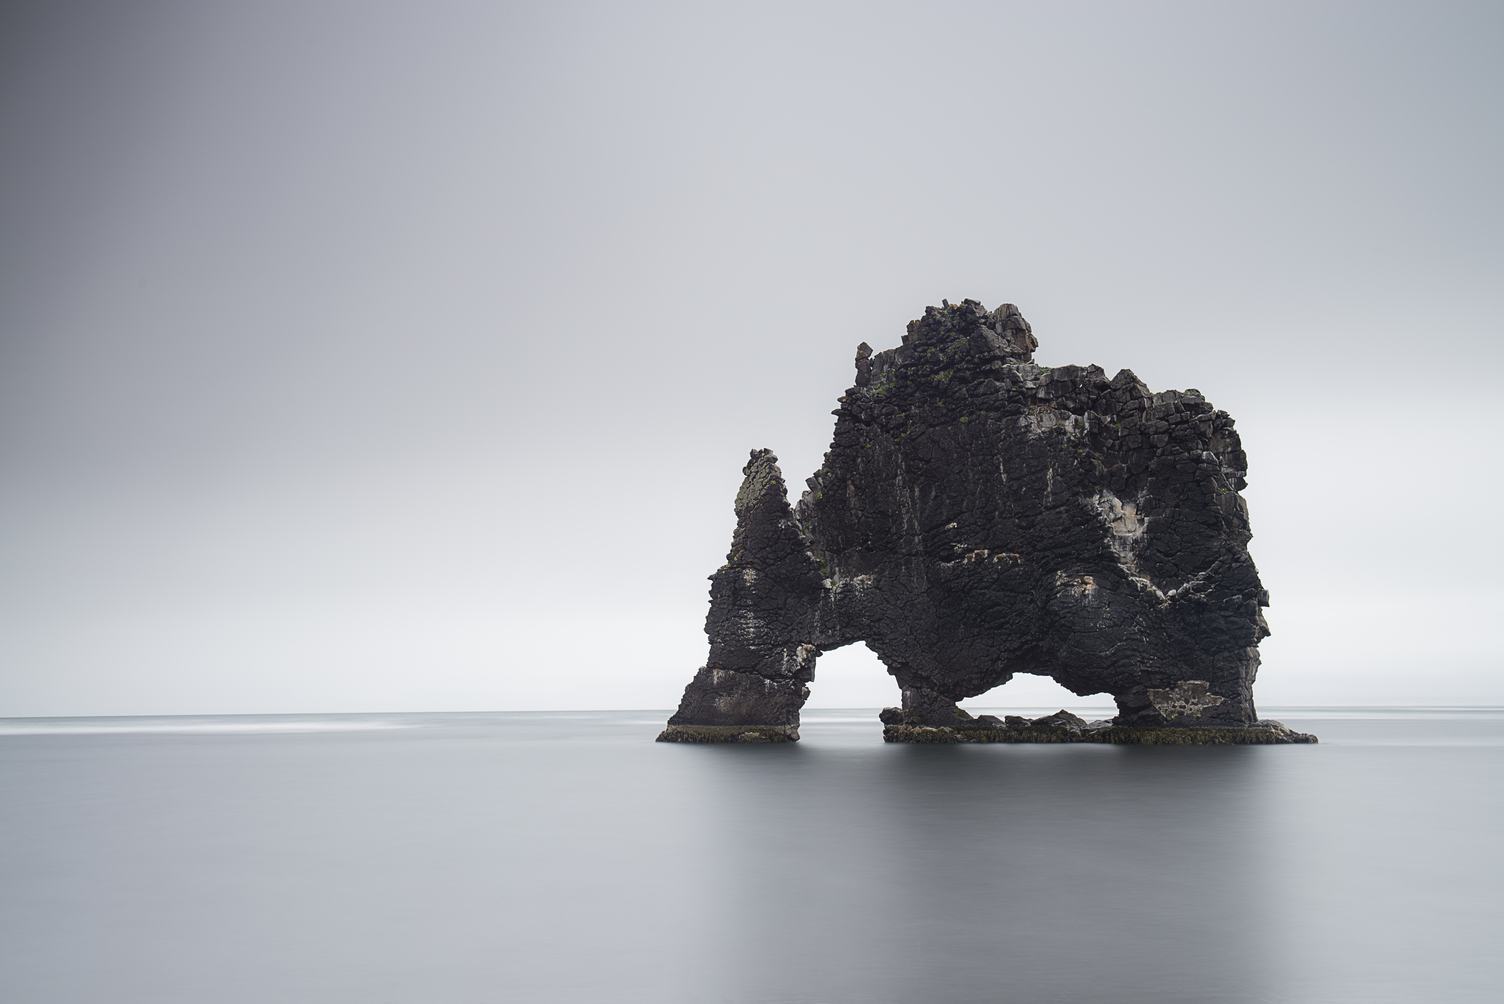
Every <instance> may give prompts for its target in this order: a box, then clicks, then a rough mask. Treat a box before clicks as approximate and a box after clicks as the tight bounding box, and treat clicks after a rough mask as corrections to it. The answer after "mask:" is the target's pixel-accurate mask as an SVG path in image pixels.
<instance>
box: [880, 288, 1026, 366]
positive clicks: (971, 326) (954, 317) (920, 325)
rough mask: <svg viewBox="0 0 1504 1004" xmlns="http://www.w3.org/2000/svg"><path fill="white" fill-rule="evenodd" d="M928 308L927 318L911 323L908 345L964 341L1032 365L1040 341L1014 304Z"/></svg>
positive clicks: (964, 303) (964, 302)
mask: <svg viewBox="0 0 1504 1004" xmlns="http://www.w3.org/2000/svg"><path fill="white" fill-rule="evenodd" d="M940 302H941V306H939V307H926V308H925V309H924V316H923V317H921V318H919V319H917V320H914V321H910V322H909V327H908V332H907V333H906V334H905V335H904V338H903V343H904V344H905V345H938V344H941V343H945V342H955V341H958V340H959V341H965V342H966V343H967V344H968V345H969V346H970V347H972V348H973V349H975V350H978V351H990V352H993V353H995V354H997V355H999V356H1001V357H1003V358H1004V359H1007V360H1009V361H1011V362H1021V363H1027V362H1033V360H1034V350H1035V349H1036V348H1038V347H1039V342H1038V340H1037V339H1035V337H1034V331H1033V329H1032V328H1030V327H1029V322H1028V321H1026V320H1024V315H1023V314H1021V313H1020V312H1019V309H1018V308H1017V307H1016V306H1014V305H1013V304H1011V303H1004V304H1001V305H999V306H998V308H997V309H996V310H988V309H987V308H986V307H984V306H983V305H982V304H981V303H979V302H978V301H976V300H962V301H961V302H960V303H951V302H950V301H949V300H942V301H940Z"/></svg>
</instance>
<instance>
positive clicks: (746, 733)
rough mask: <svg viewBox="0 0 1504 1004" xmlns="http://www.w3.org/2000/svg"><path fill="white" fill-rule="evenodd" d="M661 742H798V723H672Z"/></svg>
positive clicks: (661, 737) (666, 729)
mask: <svg viewBox="0 0 1504 1004" xmlns="http://www.w3.org/2000/svg"><path fill="white" fill-rule="evenodd" d="M658 741H659V742H660V743H796V742H798V741H799V726H797V725H670V726H668V727H667V728H665V729H664V730H663V731H662V732H660V733H658Z"/></svg>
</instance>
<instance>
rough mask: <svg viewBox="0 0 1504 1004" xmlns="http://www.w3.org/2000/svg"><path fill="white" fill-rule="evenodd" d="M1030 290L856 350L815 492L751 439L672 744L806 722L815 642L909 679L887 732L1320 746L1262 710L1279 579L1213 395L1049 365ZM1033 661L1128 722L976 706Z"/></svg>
mask: <svg viewBox="0 0 1504 1004" xmlns="http://www.w3.org/2000/svg"><path fill="white" fill-rule="evenodd" d="M1037 344H1038V343H1037V342H1036V340H1035V338H1034V334H1033V331H1032V329H1031V328H1030V326H1029V324H1028V322H1027V321H1025V320H1024V318H1023V316H1022V314H1020V313H1019V311H1018V308H1017V307H1015V306H1013V305H1012V304H1003V305H1002V306H1000V307H998V308H997V309H996V310H987V309H986V308H985V307H983V306H982V304H980V303H978V302H976V301H975V300H965V301H963V302H961V303H959V304H950V303H945V304H943V305H942V306H940V307H929V308H927V309H926V310H925V312H924V316H923V317H921V318H920V319H918V320H916V321H912V322H910V324H909V325H908V332H907V334H906V335H904V337H903V342H902V344H901V345H900V346H898V347H897V348H892V349H886V350H884V351H881V352H876V353H874V352H873V351H872V349H871V348H870V347H868V346H867V344H866V343H863V344H862V345H860V346H859V347H858V349H857V353H856V375H855V383H854V385H853V386H852V387H851V388H850V389H849V390H847V391H846V393H845V394H844V395H843V396H842V397H841V398H840V400H839V403H838V407H837V409H836V412H835V415H836V426H835V435H834V437H833V439H832V441H831V445H830V449H829V451H828V452H827V453H826V455H825V461H824V463H823V464H822V465H821V467H820V470H819V471H817V472H816V473H815V475H814V476H813V477H811V478H810V479H809V480H808V488H809V490H808V491H806V492H805V493H804V494H803V496H802V497H801V498H800V499H799V503H798V505H797V506H794V507H791V506H790V505H789V502H788V496H787V491H786V488H785V485H784V480H783V475H782V472H781V471H780V470H779V468H778V464H777V457H775V456H774V455H773V454H772V452H770V451H768V450H754V451H753V452H752V455H751V458H750V459H749V460H748V462H747V464H746V466H745V467H744V468H743V474H744V475H745V478H744V480H743V482H742V486H741V490H740V491H739V492H738V493H737V497H736V517H737V523H736V530H735V532H734V533H733V535H732V542H731V550H730V553H729V554H728V555H727V558H726V563H725V564H724V565H723V566H721V568H720V569H719V570H717V571H716V573H715V574H714V575H713V576H712V577H711V589H710V613H709V616H708V617H707V618H706V623H705V630H706V633H707V634H708V635H709V637H710V654H709V657H708V659H707V662H706V665H705V666H703V667H702V668H701V669H700V670H699V671H698V672H697V673H696V674H695V677H694V679H693V680H692V681H691V682H690V684H689V686H688V687H687V688H686V689H685V692H684V698H683V700H682V702H681V703H680V705H679V709H678V711H677V712H676V713H675V714H674V715H673V717H672V718H670V719H669V723H668V727H667V728H666V729H665V730H664V731H663V733H662V734H661V735H660V736H659V737H658V738H659V739H660V740H661V741H667V742H786V741H793V740H797V739H798V738H799V709H800V708H801V707H802V706H803V704H804V702H805V700H806V699H807V697H808V696H809V688H808V684H809V683H810V681H812V680H813V679H814V675H815V662H816V659H817V658H818V657H819V654H820V653H821V652H824V651H829V650H830V649H834V648H839V647H841V646H843V645H850V644H853V643H856V642H865V643H866V644H867V645H868V646H869V647H870V648H871V649H872V651H873V652H875V653H876V654H877V656H878V658H879V659H880V660H882V663H883V664H884V665H885V666H886V667H887V670H888V672H889V673H890V674H892V676H893V677H894V678H895V679H896V680H897V682H898V686H899V688H900V690H901V692H902V706H901V707H897V708H888V709H886V710H884V711H883V712H882V715H881V718H882V721H883V724H884V729H883V736H884V738H885V739H887V740H888V741H890V742H926V743H932V742H1119V743H1290V742H1313V741H1314V738H1313V737H1311V736H1305V735H1301V734H1299V733H1296V732H1292V731H1291V730H1289V729H1287V728H1285V727H1284V726H1283V725H1280V724H1279V723H1277V722H1269V721H1260V720H1259V718H1258V715H1257V713H1256V712H1255V709H1254V703H1253V682H1254V677H1255V675H1256V674H1257V671H1258V665H1259V655H1258V644H1259V641H1260V640H1261V639H1262V638H1264V637H1265V636H1266V635H1268V633H1269V629H1268V626H1267V625H1266V624H1265V621H1264V617H1263V613H1262V608H1263V607H1265V606H1267V604H1268V600H1269V597H1268V593H1267V592H1266V591H1265V590H1264V587H1263V585H1262V584H1261V583H1260V581H1259V576H1258V571H1257V569H1256V568H1255V567H1254V564H1253V561H1252V559H1251V558H1250V557H1249V555H1248V540H1249V537H1250V536H1251V534H1250V530H1249V523H1248V509H1247V506H1246V505H1245V504H1244V501H1243V498H1242V496H1241V495H1240V494H1239V492H1240V491H1241V490H1242V489H1243V488H1244V486H1245V484H1246V482H1245V480H1244V477H1245V474H1246V471H1247V457H1246V456H1245V455H1244V453H1243V449H1242V446H1241V444H1240V442H1239V439H1238V434H1237V432H1236V431H1235V430H1234V428H1233V420H1232V418H1231V417H1230V416H1229V415H1228V414H1227V413H1226V412H1223V411H1218V410H1217V409H1216V408H1214V407H1213V406H1212V405H1211V404H1210V403H1209V402H1207V400H1206V399H1205V398H1203V397H1202V396H1201V394H1200V392H1198V391H1195V390H1185V391H1162V392H1160V393H1153V392H1151V391H1150V390H1149V388H1148V387H1146V386H1145V385H1144V384H1143V382H1142V381H1141V380H1139V379H1138V377H1136V376H1135V375H1134V374H1133V373H1132V372H1131V371H1129V370H1122V371H1120V372H1119V373H1118V374H1117V375H1116V376H1113V377H1111V378H1109V377H1108V376H1107V374H1106V373H1105V372H1104V371H1103V370H1102V369H1101V368H1100V367H1097V366H1056V367H1048V366H1039V365H1037V364H1035V362H1034V349H1035V347H1036V346H1037ZM1015 673H1032V674H1038V675H1041V676H1048V677H1051V678H1052V679H1054V680H1056V681H1057V682H1059V683H1060V684H1061V685H1062V686H1064V687H1065V688H1066V689H1068V690H1070V691H1071V692H1072V693H1076V694H1080V695H1087V694H1097V693H1102V692H1105V693H1108V694H1110V695H1112V697H1113V699H1114V700H1115V701H1116V703H1117V712H1118V713H1117V716H1116V717H1115V718H1113V719H1112V720H1110V721H1103V722H1095V723H1087V722H1084V721H1082V720H1081V719H1080V718H1077V717H1076V716H1075V715H1070V714H1068V713H1064V712H1062V713H1061V714H1058V715H1052V716H1048V717H1046V718H1040V719H1033V720H1029V719H1025V718H1018V717H1015V716H1008V717H1007V718H1006V719H998V718H995V717H993V716H990V715H984V716H981V717H977V718H974V717H972V716H971V715H969V714H967V713H966V712H965V711H962V710H961V709H960V708H958V707H957V702H958V701H960V700H964V699H966V698H969V697H975V696H977V695H979V694H983V693H985V692H987V691H988V690H991V689H992V688H994V687H997V686H999V685H1000V684H1003V683H1006V682H1007V681H1008V680H1009V679H1011V678H1012V677H1013V675H1014V674H1015Z"/></svg>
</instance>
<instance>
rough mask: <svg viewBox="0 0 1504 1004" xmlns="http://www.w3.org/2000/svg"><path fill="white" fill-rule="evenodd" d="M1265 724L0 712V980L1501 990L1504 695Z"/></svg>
mask: <svg viewBox="0 0 1504 1004" xmlns="http://www.w3.org/2000/svg"><path fill="white" fill-rule="evenodd" d="M1014 710H1017V709H1014ZM1277 716H1278V717H1282V718H1284V719H1285V720H1287V721H1289V722H1291V723H1292V724H1297V726H1298V727H1300V728H1302V729H1305V730H1309V731H1315V732H1317V733H1318V734H1320V736H1321V739H1322V743H1321V745H1319V746H1315V747H1239V748H1225V749H1224V748H1132V747H1096V746H1067V747H1049V746H992V747H934V748H931V747H906V746H887V745H884V744H883V743H882V742H881V739H880V726H879V725H878V723H877V721H876V720H875V716H874V715H873V713H871V712H829V711H825V712H819V711H817V712H813V713H812V714H811V715H810V716H809V720H808V721H807V723H806V725H805V727H804V729H803V734H804V741H803V742H802V743H800V744H798V745H795V746H769V747H686V746H673V745H663V744H655V743H653V742H652V741H651V740H652V737H653V735H654V734H655V732H656V730H657V728H658V727H659V725H660V724H661V721H662V715H661V714H660V713H656V712H623V713H554V714H505V715H379V716H362V715H339V716H282V717H235V718H220V719H213V718H198V719H92V720H83V719H74V720H58V719H52V720H47V721H39V720H30V721H26V722H21V721H18V720H10V721H6V722H0V726H3V727H0V792H3V795H4V799H5V804H6V807H7V823H6V826H5V828H4V831H3V834H0V841H3V846H4V851H3V853H0V882H3V887H4V889H5V890H6V895H5V897H4V898H3V899H0V999H4V1000H7V1001H48V1002H75V1001H76V1002H84V1001H89V1002H97V1001H114V1002H138V1001H139V1002H153V1004H162V1002H175V1001H183V1002H188V1001H192V1002H201V1001H205V1000H215V1001H225V1002H240V1001H244V1002H253V1001H254V1002H258V1004H259V1002H264V1001H268V1000H289V1001H294V1000H309V1001H311V1000H317V1001H329V1002H343V1001H350V1002H356V1001H359V1002H362V1004H365V1002H370V1001H445V1002H467V1001H476V1002H481V1001H485V1002H493V1001H502V1000H512V1001H658V1002H662V1001H685V1002H690V1001H694V1002H701V1001H730V1002H741V1001H746V1002H811V1004H813V1002H821V1001H863V1002H866V1001H878V1002H883V1001H895V1002H896V1001H914V1000H935V1001H996V1000H1029V1001H1060V1002H1067V1001H1069V1002H1077V1001H1087V1000H1113V1001H1145V1002H1148V1001H1227V1002H1245V1001H1246V1002H1252V1001H1353V1002H1358V1001H1363V1002H1372V1001H1396V1002H1398V1001H1416V1000H1438V1001H1441V1000H1445V1001H1474V1000H1476V1001H1483V1000H1495V999H1497V990H1498V982H1499V978H1500V976H1501V975H1504V974H1501V968H1504V964H1501V962H1500V959H1499V956H1498V953H1497V952H1496V951H1495V949H1496V945H1495V938H1496V934H1497V931H1498V930H1499V929H1500V923H1501V921H1504V912H1501V907H1500V903H1501V901H1504V879H1501V874H1500V870H1499V868H1498V866H1497V864H1496V863H1495V862H1496V847H1495V842H1496V834H1497V833H1498V832H1499V828H1500V825H1501V823H1504V811H1501V810H1504V806H1501V796H1500V793H1499V788H1498V784H1497V779H1498V777H1499V776H1500V772H1501V769H1504V712H1501V711H1461V710H1457V711H1449V710H1418V711H1411V712H1395V711H1382V710H1374V711H1362V710H1347V711H1342V712H1323V711H1298V712H1296V711H1284V712H1279V713H1278V715H1277ZM90 730H92V731H90Z"/></svg>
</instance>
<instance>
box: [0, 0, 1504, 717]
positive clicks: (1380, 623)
mask: <svg viewBox="0 0 1504 1004" xmlns="http://www.w3.org/2000/svg"><path fill="white" fill-rule="evenodd" d="M1501 44H1504V7H1501V6H1500V5H1498V4H1488V3H1485V4H1462V3H1453V4H1445V3H1442V4H1438V3H1424V4H1377V3H1358V4H1337V3H1312V2H1309V0H1307V2H1301V3H1292V4H1277V3H1268V2H1259V3H1248V4H1214V3H1205V2H1196V3H1184V4H1178V3H1177V4H1161V3H1110V4H1109V3H1098V4H1076V5H1072V4H1040V3H1020V4H1003V3H977V4H944V3H924V4H909V5H887V4H870V3H864V4H841V5H834V4H810V3H799V4H788V5H778V4H755V5H754V4H725V5H714V4H703V3H685V4H646V3H641V4H608V3H602V4H590V5H579V4H566V3H558V2H550V3H539V4H512V5H506V4H495V3H475V4H465V3H452V2H443V3H436V2H432V0H427V2H422V3H418V2H413V3H402V4H398V3H380V4H378V3H366V2H361V3H354V2H350V3H339V2H319V3H307V2H304V0H297V2H261V3H257V4H236V3H223V4H217V3H203V2H191V3H190V2H183V3H168V2H146V0H142V2H137V3H132V4H117V3H97V4H86V3H79V4H55V3H35V4H24V3H12V4H9V5H7V6H6V7H5V8H4V11H3V13H0V137H3V165H4V166H3V170H0V484H3V494H0V715H31V714H60V715H61V714H129V713H210V712H274V711H326V710H349V711H355V710H385V709H397V710H407V709H412V710H420V709H421V710H468V709H474V710H485V709H511V708H519V709H520V708H600V707H605V708H609V707H637V708H645V707H656V708H661V707H669V706H671V705H673V704H674V703H675V702H676V701H677V700H678V697H679V692H680V690H681V688H682V687H683V685H684V683H685V682H686V681H687V680H688V678H689V676H690V674H691V673H692V672H693V670H694V669H695V667H696V666H698V665H700V663H701V662H702V661H703V659H704V655H705V639H704V636H703V634H702V623H703V618H704V613H705V605H706V595H707V592H706V591H707V583H706V581H705V578H706V576H707V575H709V574H710V572H711V571H712V570H713V569H714V568H715V567H716V566H717V565H718V564H719V563H720V562H721V560H722V559H723V557H724V554H725V551H726V546H727V543H728V541H729V535H730V531H731V527H732V524H733V517H732V513H731V499H732V495H733V494H734V492H735V488H736V485H737V483H738V481H739V479H740V467H741V465H742V463H743V462H744V461H745V459H746V455H747V450H748V449H750V448H752V447H762V446H768V447H771V448H773V449H774V450H775V451H777V453H778V454H779V456H780V457H781V458H782V461H783V467H784V471H785V474H786V475H787V476H788V478H789V480H790V482H791V483H792V484H793V485H795V486H799V485H800V484H801V483H802V481H803V479H804V477H806V476H807V475H808V474H809V473H811V472H812V471H813V470H814V468H815V467H816V466H818V464H819V462H820V457H821V455H822V454H823V452H824V450H825V447H826V446H827V445H828V442H829V436H830V431H831V423H832V419H831V417H830V415H829V412H830V410H831V408H832V407H833V406H834V401H835V398H836V397H837V396H838V395H839V394H840V393H841V392H842V391H843V390H844V389H845V388H846V387H847V386H848V385H849V384H850V382H851V376H852V371H851V359H852V355H853V350H854V347H855V345H856V343H857V342H859V341H862V340H864V339H865V340H866V341H868V342H870V343H871V344H872V345H874V346H876V347H878V348H883V347H886V346H890V345H893V344H896V343H897V341H898V339H899V337H900V335H901V334H902V332H903V328H904V324H905V323H906V322H907V321H908V320H909V319H910V318H912V317H916V316H918V315H919V314H920V313H921V312H922V310H923V308H924V306H925V305H926V304H929V303H938V302H939V300H940V299H941V298H942V297H945V298H949V299H952V300H957V299H960V298H962V297H967V296H970V297H975V298H977V299H980V300H983V301H984V302H986V303H988V304H989V305H992V304H995V303H997V302H1000V301H1012V302H1015V303H1017V304H1019V305H1020V307H1021V308H1022V310H1023V312H1024V314H1025V316H1027V317H1028V318H1029V320H1030V321H1031V322H1032V323H1033V325H1034V329H1035V332H1036V334H1037V335H1038V336H1039V339H1040V349H1039V352H1038V353H1037V355H1038V358H1039V360H1040V361H1041V362H1042V363H1045V364H1055V365H1058V364H1063V363H1072V362H1079V363H1088V362H1094V363H1098V364H1100V365H1102V366H1103V367H1104V368H1106V369H1107V370H1108V372H1109V373H1110V372H1113V371H1115V370H1116V369H1118V368H1119V367H1124V366H1127V367H1130V368H1132V369H1134V370H1135V371H1136V372H1137V373H1138V374H1139V375H1140V376H1141V377H1142V378H1143V379H1144V380H1145V381H1146V382H1148V383H1149V384H1150V386H1151V387H1153V388H1155V389H1164V388H1170V387H1177V388H1182V387H1188V386H1191V387H1197V388H1199V389H1200V390H1202V391H1203V392H1204V393H1206V395H1207V396H1208V397H1209V398H1210V399H1211V400H1212V401H1213V402H1214V403H1216V404H1217V405H1218V406H1219V407H1222V408H1225V409H1227V410H1228V411H1230V412H1232V414H1233V415H1234V416H1235V417H1236V418H1237V420H1238V425H1239V428H1240V430H1241V431H1242V434H1243V438H1244V443H1245V446H1246V447H1247V450H1248V453H1249V457H1250V473H1249V481H1250V487H1249V489H1248V491H1247V493H1246V494H1247V498H1248V500H1249V506H1250V509H1251V512H1252V517H1253V525H1254V531H1255V539H1254V542H1253V553H1254V556H1255V558H1256V559H1257V561H1258V562H1259V566H1260V569H1261V570H1262V572H1263V575H1264V579H1265V582H1266V584H1267V585H1268V586H1269V588H1270V591H1271V593H1272V595H1273V605H1272V607H1271V609H1270V610H1269V612H1268V614H1269V620H1270V623H1271V625H1272V627H1273V630H1274V635H1273V637H1271V638H1270V639H1269V640H1268V641H1266V642H1265V643H1264V646H1263V652H1264V668H1263V670H1262V675H1261V678H1260V680H1259V684H1258V687H1257V694H1258V696H1259V698H1260V701H1261V703H1262V704H1265V705H1277V704H1315V703H1352V704H1384V703H1425V704H1447V703H1504V676H1501V670H1504V666H1501V662H1504V656H1501V649H1504V647H1501V644H1500V642H1499V640H1498V629H1497V627H1496V621H1497V619H1498V611H1499V610H1500V608H1501V606H1504V586H1501V584H1500V579H1499V570H1500V568H1501V564H1504V562H1501V559H1504V546H1501V543H1500V539H1501V535H1500V532H1499V529H1498V527H1499V517H1498V515H1497V508H1498V504H1499V502H1498V500H1499V497H1500V493H1501V490H1504V477H1501V474H1500V456H1501V451H1500V449H1499V447H1498V445H1497V444H1498V438H1497V435H1496V434H1495V429H1496V414H1497V411H1498V406H1499V404H1500V399H1501V395H1500V391H1499V383H1498V381H1499V374H1500V373H1501V370H1504V365H1501V364H1504V358H1501V357H1504V349H1501V345H1500V327H1501V320H1500V319H1501V317H1504V283H1501V281H1500V280H1501V277H1504V238H1501V234H1504V200H1501V198H1500V196H1499V191H1498V184H1499V179H1500V178H1501V177H1504V129H1501V122H1500V95H1501V93H1504V71H1501V63H1500V61H1499V59H1498V53H1499V51H1500V46H1501ZM1059 693H1060V692H1059V691H1058V690H1056V689H1055V687H1054V685H1053V684H1050V683H1048V682H1047V681H1044V682H1041V681H1035V680H1032V679H1020V680H1019V681H1016V682H1015V683H1013V684H1010V685H1008V687H1007V688H1005V689H1004V690H1000V691H997V692H995V693H994V694H993V695H991V696H990V697H984V698H983V699H980V700H979V701H978V702H975V703H999V702H1011V703H1016V704H1033V703H1040V702H1045V701H1057V702H1058V700H1059V698H1058V696H1057V695H1058V694H1059ZM896 696H897V690H896V687H894V686H893V684H892V682H891V680H889V679H888V678H887V677H886V676H884V675H882V674H881V672H880V670H879V669H878V668H877V666H876V663H875V660H874V659H873V658H872V657H871V656H870V654H869V653H867V652H866V651H865V650H862V651H852V650H844V651H842V652H839V653H833V654H830V655H827V656H826V657H825V658H824V659H823V660H822V663H821V667H820V673H819V678H818V679H817V680H816V682H815V684H814V696H813V698H812V701H811V703H812V705H825V706H842V705H877V704H881V703H891V701H892V699H893V698H894V697H896Z"/></svg>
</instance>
